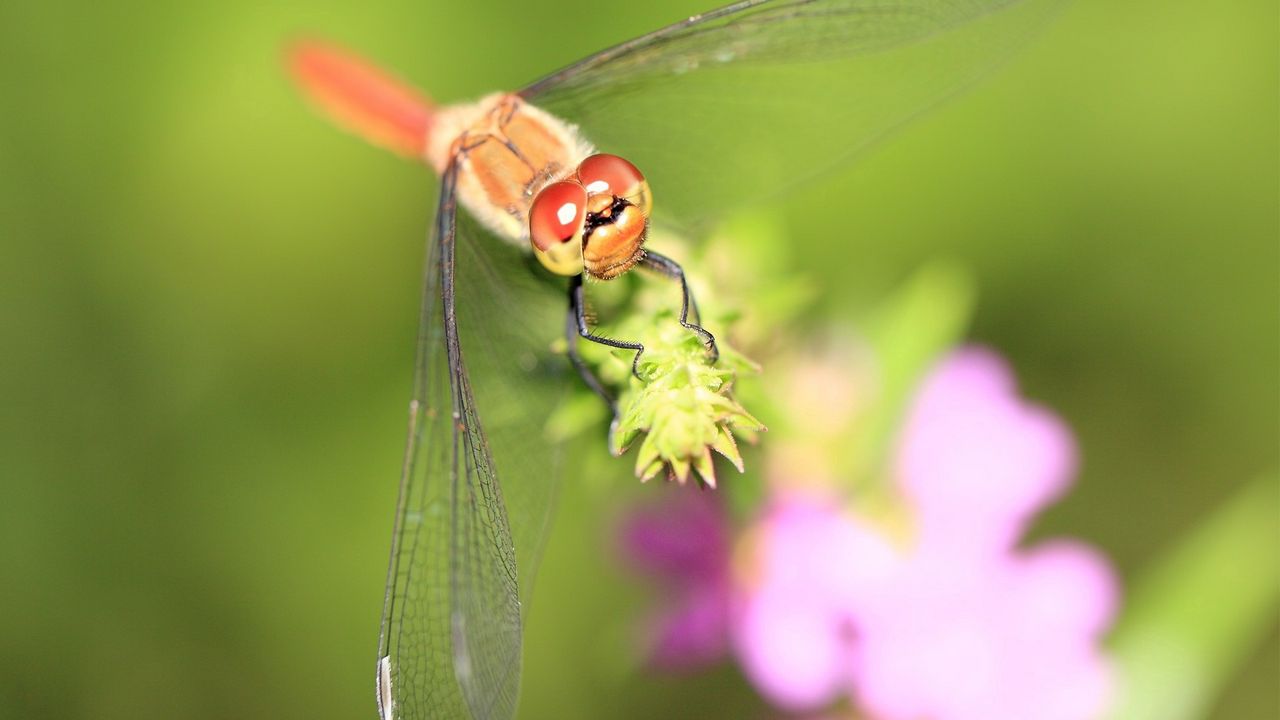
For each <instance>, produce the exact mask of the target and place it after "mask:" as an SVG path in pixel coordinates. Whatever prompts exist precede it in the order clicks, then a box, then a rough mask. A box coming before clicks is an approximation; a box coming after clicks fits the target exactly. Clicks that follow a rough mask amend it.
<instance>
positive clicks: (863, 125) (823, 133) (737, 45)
mask: <svg viewBox="0 0 1280 720" xmlns="http://www.w3.org/2000/svg"><path fill="white" fill-rule="evenodd" d="M1060 4H1061V3H1060V2H1059V0H763V1H760V0H757V1H754V2H741V3H737V4H734V5H730V6H728V7H725V8H722V9H720V10H716V11H713V12H710V13H706V14H704V15H700V16H695V17H692V18H689V19H688V20H685V21H683V22H680V23H677V24H675V25H671V26H669V27H666V28H664V29H662V30H658V31H656V32H653V33H650V34H649V35H645V36H643V37H640V38H637V39H635V40H632V41H630V42H627V43H623V44H622V45H618V46H616V47H613V48H610V49H608V50H604V51H602V52H600V53H597V54H596V55H594V56H592V57H589V58H587V59H585V60H583V61H581V62H579V63H577V64H574V65H571V66H569V67H567V68H565V69H563V70H561V71H559V72H556V73H553V74H551V75H549V76H547V77H545V78H543V79H542V80H539V81H538V82H535V83H533V84H532V85H530V86H528V87H527V88H525V89H524V90H523V91H521V94H522V95H523V96H524V97H526V98H528V99H529V100H530V101H532V102H534V103H536V104H538V105H540V106H542V107H543V108H544V109H546V110H548V111H551V112H553V113H555V114H557V115H559V116H561V117H564V118H565V119H567V120H570V121H572V122H575V123H577V124H579V125H580V126H581V128H582V129H583V131H584V132H585V134H586V135H587V137H589V138H590V139H591V140H592V141H593V142H594V143H595V144H596V145H597V146H598V147H599V148H601V149H602V150H603V151H605V152H611V153H616V154H620V155H624V156H626V157H628V158H629V159H630V160H632V161H633V162H635V163H636V165H638V166H639V167H640V169H641V170H643V171H644V173H645V174H646V175H647V176H648V178H649V181H650V184H651V186H652V187H653V190H654V196H655V201H656V210H657V212H658V213H659V216H661V215H662V214H663V213H665V214H666V215H667V218H668V219H674V220H676V221H685V222H688V221H691V220H697V219H700V218H705V217H707V216H712V215H715V214H717V213H719V212H721V211H723V210H725V209H727V208H730V207H733V206H736V205H742V204H746V203H750V202H752V201H755V200H759V199H762V198H763V197H766V196H768V195H770V194H773V193H776V192H778V191H780V190H783V189H786V188H787V187H788V186H790V185H792V184H794V183H795V182H796V181H798V180H802V179H805V178H806V177H809V176H812V175H814V174H817V173H819V172H822V171H823V170H826V169H830V168H831V167H833V166H835V165H838V164H840V163H842V162H845V161H847V160H848V159H849V158H850V157H851V156H852V155H854V154H856V153H857V152H859V151H860V150H863V149H865V148H867V147H868V146H869V145H871V144H873V143H874V142H876V141H877V140H879V139H880V138H882V137H883V136H885V135H886V134H887V133H889V132H890V131H892V130H894V129H895V128H897V127H898V126H900V125H902V124H903V123H905V122H906V121H908V120H910V119H911V118H912V117H914V116H916V115H918V114H919V113H921V112H922V111H924V110H926V109H928V108H929V107H931V106H933V105H935V104H937V103H938V102H939V101H940V100H942V99H944V98H946V97H948V96H949V95H951V94H953V93H955V92H956V91H957V90H959V89H960V88H963V87H964V86H966V85H968V84H970V83H972V82H973V81H975V80H977V79H978V78H980V77H981V76H982V75H983V74H984V73H985V72H987V71H988V70H990V69H991V68H992V67H993V66H994V65H996V64H997V63H998V62H999V61H1000V60H1002V59H1004V58H1006V57H1008V56H1009V54H1010V52H1011V51H1013V50H1014V49H1015V48H1016V47H1018V46H1019V44H1021V43H1023V42H1024V41H1025V40H1026V39H1027V38H1028V37H1029V36H1030V34H1031V32H1032V31H1033V30H1034V29H1035V28H1037V27H1038V26H1041V25H1042V24H1043V23H1044V21H1045V19H1046V18H1047V17H1048V16H1049V15H1050V14H1051V11H1052V10H1053V9H1054V8H1056V7H1057V6H1058V5H1060Z"/></svg>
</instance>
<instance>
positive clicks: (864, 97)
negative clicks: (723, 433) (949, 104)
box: [291, 0, 1059, 720]
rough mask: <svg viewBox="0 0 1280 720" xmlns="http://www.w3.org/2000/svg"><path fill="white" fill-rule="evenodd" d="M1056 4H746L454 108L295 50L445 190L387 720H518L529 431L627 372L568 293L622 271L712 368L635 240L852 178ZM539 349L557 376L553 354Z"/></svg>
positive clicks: (532, 561)
mask: <svg viewBox="0 0 1280 720" xmlns="http://www.w3.org/2000/svg"><path fill="white" fill-rule="evenodd" d="M1058 4H1059V0H747V1H745V2H738V3H735V4H732V5H729V6H726V7H723V8H720V9H717V10H713V11H710V12H707V13H703V14H700V15H695V16H693V17H689V18H686V19H683V20H681V21H679V22H676V23H674V24H671V25H668V26H666V27H663V28H661V29H659V30H656V31H654V32H651V33H649V34H647V35H643V36H640V37H637V38H635V39H633V40H630V41H628V42H624V43H622V44H620V45H616V46H614V47H610V48H607V49H605V50H602V51H600V52H598V53H596V54H594V55H591V56H589V57H587V58H585V59H583V60H581V61H579V62H576V63H573V64H571V65H569V66H567V67H564V68H563V69H560V70H557V71H555V72H552V73H551V74H549V75H546V76H545V77H542V78H541V79H539V80H536V81H534V82H533V83H532V84H529V85H527V86H525V87H524V88H522V89H519V90H516V91H514V92H499V93H494V94H491V95H486V96H484V97H482V98H481V99H480V100H478V101H475V102H470V103H460V104H456V105H449V106H438V105H436V104H435V103H434V102H432V101H431V100H430V99H429V98H428V96H427V95H425V94H424V93H422V92H421V91H419V90H417V89H416V88H414V87H413V86H412V85H410V84H408V83H406V82H404V81H403V80H401V79H399V78H397V77H396V76H394V75H392V74H390V73H388V72H386V71H383V70H381V69H378V68H376V67H375V66H374V65H372V64H371V63H369V62H368V61H366V60H363V59H361V58H359V57H357V56H355V55H353V54H352V53H350V52H348V51H346V50H343V49H340V48H338V47H336V46H334V45H330V44H326V43H322V42H318V41H304V42H301V43H299V44H297V45H296V46H295V47H294V49H293V51H292V53H291V66H292V70H293V72H294V76H295V78H296V80H297V81H298V83H299V84H300V86H301V87H302V89H303V90H304V92H305V94H307V95H308V96H310V98H311V99H312V100H314V101H315V102H316V104H318V105H319V106H320V108H322V109H323V110H324V111H325V112H327V113H328V114H329V115H331V116H332V117H333V118H334V119H335V120H336V121H338V122H339V123H340V124H341V125H343V126H345V127H346V128H348V129H350V130H352V131H354V132H355V133H356V134H358V135H360V136H362V137H364V138H365V139H367V140H369V141H371V142H373V143H374V144H377V145H380V146H382V147H385V148H387V149H390V150H392V151H394V152H396V153H398V154H401V155H404V156H407V157H411V158H414V159H417V160H421V161H423V162H424V163H425V164H427V165H428V166H429V167H430V168H432V169H433V170H434V171H435V172H436V173H437V174H438V175H439V178H440V183H439V194H438V198H437V202H436V207H435V214H434V219H433V221H432V223H431V227H430V233H429V239H428V243H427V249H426V253H425V255H426V257H425V270H424V282H423V300H422V310H421V321H420V326H419V334H418V349H417V362H416V369H415V381H414V390H413V398H412V400H411V402H410V409H409V429H408V440H407V446H406V451H405V456H404V463H403V467H402V472H401V481H400V492H399V498H398V500H397V504H396V510H395V520H394V527H393V536H392V548H391V560H390V565H389V568H388V574H387V584H386V593H385V598H384V607H383V615H382V622H381V628H380V634H379V641H378V651H377V664H376V690H377V692H376V695H377V707H378V711H379V713H380V717H381V719H382V720H396V719H400V720H408V719H413V720H417V719H420V718H458V717H463V718H466V717H470V718H483V719H489V718H510V717H513V716H514V714H515V712H516V705H517V698H518V692H519V685H520V662H521V652H522V629H523V624H524V621H525V613H526V607H527V599H528V597H529V593H530V591H531V588H532V585H533V579H534V575H535V572H536V568H537V564H538V559H539V556H540V554H541V550H542V545H543V543H544V541H545V538H546V535H547V530H548V527H549V524H550V517H551V512H552V509H553V507H554V504H555V497H556V495H557V490H558V487H559V480H560V477H561V476H562V475H563V474H564V466H565V461H566V458H565V457H564V452H563V450H562V448H560V447H558V446H557V445H556V444H555V443H551V442H548V441H547V439H546V436H545V434H544V432H543V427H544V425H545V422H546V418H547V417H548V415H549V414H550V413H551V411H552V409H553V408H554V407H555V406H556V405H557V403H559V402H561V401H562V400H563V398H564V397H565V393H566V392H568V391H570V389H571V387H570V385H569V383H570V380H569V378H571V376H572V373H571V370H572V368H573V367H575V366H576V367H577V369H578V370H579V371H580V374H581V375H582V381H584V382H585V383H586V384H587V385H588V386H589V387H591V389H593V390H596V391H597V392H598V393H599V394H601V395H602V396H603V397H604V398H605V400H606V402H607V401H609V398H608V393H607V392H606V391H605V390H604V389H603V388H602V387H600V386H599V384H598V381H596V380H595V379H594V378H593V377H592V376H591V375H590V373H588V372H584V371H583V370H584V368H583V367H582V366H581V363H580V362H578V361H577V359H576V354H575V352H574V350H573V348H574V347H575V345H576V343H577V342H578V341H579V339H580V338H585V339H586V340H595V341H604V342H609V343H612V344H614V345H616V346H618V347H621V348H624V349H629V350H632V351H635V352H636V353H637V356H638V354H639V353H640V352H642V351H643V348H642V347H641V346H640V345H639V344H638V343H630V342H628V341H625V340H620V341H613V340H609V339H606V338H601V337H598V336H596V335H595V334H594V333H593V331H592V330H591V328H590V327H589V324H588V323H587V321H586V318H585V316H584V312H583V304H584V301H583V293H584V291H585V288H586V287H587V286H588V283H587V282H586V280H588V279H594V280H600V281H608V280H609V279H611V278H613V277H616V276H618V275H622V274H624V273H627V272H628V271H631V270H632V269H633V268H637V267H638V268H647V269H648V270H652V271H656V273H657V274H658V275H661V276H666V277H668V278H671V279H674V280H676V281H678V282H679V283H680V285H681V287H682V290H683V294H684V300H683V303H682V310H683V312H682V314H681V315H680V319H679V321H680V322H681V323H682V324H684V325H685V327H687V328H689V330H690V331H691V332H695V333H698V334H699V335H700V337H702V339H703V340H704V343H705V345H706V346H707V348H708V352H709V353H714V352H715V339H714V336H713V335H712V334H711V333H710V332H709V331H708V330H706V329H705V328H703V327H701V325H700V324H699V320H698V317H697V315H696V310H695V311H694V312H693V314H690V306H691V305H693V303H692V298H691V297H690V294H689V290H688V284H687V282H686V280H685V276H684V272H683V270H682V269H681V268H680V266H679V265H677V264H676V263H675V262H674V261H672V260H671V259H670V258H668V257H666V256H665V255H661V254H659V252H658V250H657V249H655V248H651V247H646V246H645V242H646V240H647V238H648V230H649V228H650V226H651V224H659V225H667V226H670V227H673V228H677V229H679V230H680V231H681V234H682V235H685V236H686V237H693V238H695V239H696V237H698V229H699V228H705V227H707V223H709V222H710V221H712V220H714V219H715V218H717V217H720V216H723V214H725V213H726V212H728V211H730V210H732V209H734V208H739V207H743V206H747V205H751V204H754V203H760V202H766V201H768V200H770V199H772V198H774V197H776V196H778V195H781V194H782V193H784V192H785V191H788V190H790V189H792V188H794V187H796V186H797V185H798V184H801V183H802V182H804V181H806V180H811V179H812V178H814V177H815V176H817V175H820V174H822V173H824V172H826V171H829V170H831V169H832V168H834V167H836V166H839V165H841V164H844V163H846V162H848V161H849V160H851V159H852V158H855V157H856V156H857V155H859V154H860V153H862V152H863V151H865V150H867V149H868V148H870V147H872V146H873V145H875V144H876V143H877V142H879V141H880V140H881V139H883V138H884V137H886V136H887V135H889V134H891V133H892V132H893V131H895V130H897V129H898V128H900V127H901V126H903V125H905V124H907V123H908V122H910V121H911V120H912V119H914V118H915V117H917V116H919V115H920V114H922V113H924V112H926V111H928V110H929V109H930V108H932V107H934V106H936V105H938V104H940V103H941V102H943V101H944V100H946V99H947V98H949V97H951V96H953V95H955V94H957V93H958V92H959V91H961V90H963V89H964V88H966V87H967V86H970V85H972V84H974V83H975V82H977V81H978V80H980V79H981V78H982V77H983V76H985V75H986V74H988V73H989V72H990V71H991V70H992V69H994V68H995V67H996V66H998V65H999V64H1000V63H1001V62H1003V61H1004V60H1005V59H1007V58H1009V57H1010V56H1011V55H1012V54H1013V52H1014V51H1016V50H1017V49H1018V48H1019V47H1020V46H1022V45H1024V44H1025V43H1026V42H1027V40H1028V39H1029V38H1030V37H1032V36H1033V35H1034V34H1035V31H1036V30H1037V29H1039V28H1041V27H1042V26H1043V25H1044V24H1045V22H1046V20H1047V19H1049V18H1050V17H1051V16H1052V15H1053V14H1054V11H1055V10H1056V8H1057V6H1058ZM811 186H812V185H811ZM817 191H818V190H815V192H817ZM830 202H832V203H835V204H837V205H838V204H839V203H840V202H841V198H840V197H839V196H833V197H831V198H830ZM460 207H461V208H462V211H460V209H459V208H460ZM839 241H840V240H839V238H838V237H834V238H832V239H831V242H839ZM566 278H567V280H566ZM566 291H567V292H566ZM566 298H567V299H566ZM560 332H563V333H564V334H565V336H566V338H567V339H568V340H569V344H568V347H569V352H568V353H558V352H555V351H553V350H552V340H553V339H554V337H555V335H557V334H558V333H560Z"/></svg>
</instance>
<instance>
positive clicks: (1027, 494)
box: [898, 348, 1076, 553]
mask: <svg viewBox="0 0 1280 720" xmlns="http://www.w3.org/2000/svg"><path fill="white" fill-rule="evenodd" d="M1075 455H1076V454H1075V443H1074V441H1073V440H1072V437H1071V434H1070V432H1069V431H1068V430H1067V428H1066V427H1065V426H1064V425H1063V424H1062V422H1061V421H1059V420H1058V418H1057V417H1056V416H1054V415H1053V414H1052V413H1049V412H1048V411H1045V410H1043V409H1041V408H1039V407H1037V406H1034V405H1031V404H1028V403H1025V402H1023V401H1022V399H1021V398H1019V397H1018V395H1017V391H1016V387H1015V384H1014V380H1013V375H1012V373H1011V372H1010V371H1009V368H1008V366H1007V365H1006V364H1005V363H1004V361H1003V360H1001V359H1000V358H999V357H998V356H997V355H995V354H994V353H992V352H990V351H988V350H984V349H979V348H966V349H962V350H959V351H957V352H955V353H953V354H952V355H951V356H949V357H948V358H946V359H944V360H943V361H942V363H941V364H939V366H938V367H937V368H936V369H935V370H934V371H933V372H932V373H931V374H930V376H929V377H928V378H927V379H926V380H925V382H924V383H923V385H922V386H921V388H920V390H919V391H918V393H917V396H916V398H915V402H914V404H913V406H912V408H911V410H910V412H909V414H908V417H907V423H906V426H905V429H904V431H903V434H902V437H901V441H900V447H899V454H898V477H899V480H900V482H901V485H902V487H903V489H904V491H905V492H906V493H907V494H908V495H909V497H910V500H911V502H912V504H913V505H914V506H915V508H916V510H917V512H918V513H919V515H920V524H921V528H922V532H923V533H926V534H932V535H937V536H939V537H938V540H939V541H940V542H947V543H959V544H960V547H957V551H959V550H961V549H968V550H971V551H973V552H978V553H981V552H985V551H989V550H995V549H997V548H1009V547H1012V546H1013V544H1014V543H1015V542H1016V540H1017V538H1018V536H1019V535H1020V534H1021V533H1022V531H1023V529H1024V528H1025V525H1026V523H1027V522H1028V520H1029V519H1030V518H1031V516H1033V515H1034V514H1035V513H1036V512H1037V511H1038V510H1040V509H1041V508H1043V507H1044V506H1045V505H1046V504H1048V503H1049V502H1050V501H1051V500H1053V499H1054V498H1056V497H1057V496H1058V495H1060V494H1061V493H1062V492H1063V491H1064V490H1065V489H1066V487H1067V484H1068V482H1069V480H1070V477H1071V474H1072V473H1073V472H1074V470H1075V464H1076V458H1075Z"/></svg>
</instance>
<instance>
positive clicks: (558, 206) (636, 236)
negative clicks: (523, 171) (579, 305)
mask: <svg viewBox="0 0 1280 720" xmlns="http://www.w3.org/2000/svg"><path fill="white" fill-rule="evenodd" d="M652 209H653V195H652V193H651V192H650V191H649V183H648V181H646V180H645V179H644V175H642V174H641V173H640V171H639V170H638V169H636V166H635V165H632V164H631V163H629V162H627V161H626V160H624V159H622V158H620V157H618V156H617V155H592V156H591V157H589V158H587V159H586V160H583V161H582V163H580V164H579V165H578V170H577V173H575V175H574V176H573V177H572V178H571V179H568V180H561V181H558V182H553V183H551V184H550V185H547V186H546V187H544V188H543V189H542V190H541V191H540V192H539V193H538V195H537V197H535V198H534V200H533V205H532V206H531V207H530V208H529V241H530V243H531V244H532V245H533V252H534V255H535V256H537V258H538V260H539V261H540V262H541V263H542V265H543V266H544V267H546V268H547V269H548V270H550V271H551V272H554V273H556V274H559V275H577V274H579V273H583V272H585V273H586V274H588V275H590V276H591V277H594V278H596V279H599V280H611V279H613V278H615V277H617V276H619V275H621V274H622V273H624V272H626V271H627V270H630V269H631V267H632V266H633V265H635V264H636V263H637V262H639V261H640V258H641V257H643V256H644V241H645V238H646V237H647V236H648V233H649V212H650V210H652Z"/></svg>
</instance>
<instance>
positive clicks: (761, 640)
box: [733, 349, 1117, 720]
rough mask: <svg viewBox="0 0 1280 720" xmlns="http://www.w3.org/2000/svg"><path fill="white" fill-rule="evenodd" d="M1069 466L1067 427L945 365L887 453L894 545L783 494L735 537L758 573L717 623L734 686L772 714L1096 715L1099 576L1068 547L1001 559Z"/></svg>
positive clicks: (998, 386) (841, 516)
mask: <svg viewBox="0 0 1280 720" xmlns="http://www.w3.org/2000/svg"><path fill="white" fill-rule="evenodd" d="M1074 466H1075V449H1074V443H1073V440H1072V438H1071V435H1070V432H1069V431H1068V430H1067V428H1066V427H1065V426H1064V425H1063V424H1062V423H1061V422H1060V421H1059V420H1058V419H1057V418H1056V417H1055V416H1053V415H1052V414H1051V413H1049V412H1047V411H1045V410H1043V409H1040V408H1038V407H1035V406H1033V405H1030V404H1027V403H1025V402H1024V401H1023V400H1022V399H1021V398H1020V397H1019V396H1018V395H1017V392H1016V388H1015V385H1014V381H1013V377H1012V375H1011V374H1010V372H1009V370H1008V368H1007V367H1006V366H1005V364H1004V363H1003V362H1002V361H1001V360H1000V359H999V358H998V357H997V356H995V355H994V354H992V353H990V352H988V351H985V350H976V349H968V350H961V351H959V352H956V353H954V354H953V355H951V356H950V357H948V358H946V359H944V360H943V362H941V363H940V364H939V366H938V367H937V368H936V369H935V370H934V371H933V372H932V373H931V374H930V375H929V377H928V378H927V379H926V380H925V382H924V383H923V384H922V386H921V389H920V391H919V393H918V395H917V397H916V400H915V403H914V405H913V407H912V408H911V409H910V412H909V413H908V422H907V426H906V428H905V429H904V431H903V433H902V438H901V446H900V448H899V455H898V464H897V476H898V479H899V481H900V487H901V488H902V490H903V492H904V496H905V500H906V501H907V503H908V505H909V510H910V511H911V512H912V513H913V515H914V519H915V532H914V534H913V536H912V538H911V540H910V541H909V542H907V543H905V544H903V545H901V546H895V545H893V544H891V543H890V542H889V541H888V540H887V539H885V538H884V536H883V535H882V534H881V533H880V531H879V530H878V529H877V528H876V527H875V526H873V525H871V524H868V523H867V522H865V521H864V520H861V519H859V518H857V517H855V516H853V515H850V514H847V513H845V512H843V511H842V510H841V509H840V508H839V506H838V505H835V504H833V503H831V502H822V501H819V500H813V499H804V498H800V497H798V496H795V495H790V496H782V497H778V498H775V500H774V502H773V504H772V506H771V508H770V509H769V510H768V512H766V513H765V514H764V515H763V516H762V517H761V518H760V520H759V522H758V525H757V527H756V529H755V530H754V531H753V532H752V533H751V534H750V536H751V537H752V538H754V544H756V545H758V546H759V547H758V548H757V549H756V551H755V553H754V556H755V559H756V563H755V564H754V565H753V566H752V567H753V569H754V570H755V571H756V572H755V574H754V575H752V576H751V578H752V579H751V580H750V582H749V583H748V584H747V585H746V586H745V587H742V588H740V594H741V598H740V599H739V604H740V611H739V612H738V613H737V614H735V615H734V620H733V633H734V649H735V651H736V653H737V655H738V657H739V659H740V661H741V663H742V666H743V668H744V670H745V672H746V674H747V677H748V678H749V679H750V680H751V681H752V682H753V683H754V684H755V685H756V687H757V688H758V689H759V690H760V692H761V693H762V694H763V695H764V696H765V697H766V698H768V699H769V700H770V701H772V702H773V703H774V704H776V705H778V706H779V707H781V708H784V709H788V710H812V709H819V708H822V707H824V706H827V705H829V704H830V703H832V702H833V701H835V700H837V699H839V698H840V697H843V696H848V697H851V698H852V699H853V700H854V701H855V703H856V704H857V705H858V706H859V707H860V708H861V709H862V710H863V711H865V712H866V713H867V714H869V715H870V716H872V717H875V718H877V720H918V719H919V718H929V719H930V720H1087V719H1088V718H1092V717H1096V716H1097V715H1098V714H1099V713H1100V712H1101V711H1102V709H1103V708H1104V707H1105V704H1106V701H1107V697H1108V692H1109V684H1110V680H1111V671H1110V667H1109V664H1108V662H1107V660H1106V658H1105V657H1104V656H1103V655H1102V653H1101V651H1100V641H1101V635H1102V633H1103V632H1105V630H1106V628H1107V627H1108V626H1109V625H1110V623H1111V619H1112V616H1113V615H1114V613H1115V607H1116V603H1117V589H1116V584H1115V580H1114V578H1113V576H1112V574H1111V571H1110V568H1109V567H1108V566H1107V563H1106V561H1105V560H1104V559H1103V558H1101V557H1100V556H1099V555H1097V554H1096V553H1095V552H1093V551H1092V550H1090V549H1088V548H1086V547H1084V546H1082V545H1079V544H1077V543H1074V542H1069V541H1057V542H1053V543H1049V544H1045V545H1042V546H1040V547H1038V548H1033V549H1031V550H1029V551H1024V550H1019V549H1017V543H1018V541H1019V539H1020V538H1021V536H1022V533H1023V531H1024V529H1025V526H1026V525H1027V523H1028V522H1029V521H1030V520H1031V518H1032V517H1033V516H1034V515H1035V513H1036V512H1038V511H1039V510H1040V509H1042V508H1043V507H1044V506H1045V505H1046V504H1047V503H1049V502H1050V501H1051V500H1052V499H1054V498H1055V497H1057V496H1058V495H1059V494H1061V493H1062V492H1063V491H1064V489H1065V488H1066V486H1067V484H1068V482H1069V480H1070V477H1071V473H1072V471H1073V470H1074ZM784 487H785V486H784Z"/></svg>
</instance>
